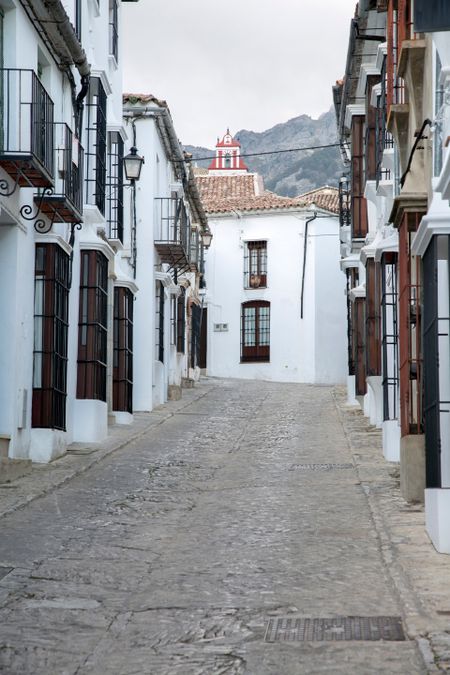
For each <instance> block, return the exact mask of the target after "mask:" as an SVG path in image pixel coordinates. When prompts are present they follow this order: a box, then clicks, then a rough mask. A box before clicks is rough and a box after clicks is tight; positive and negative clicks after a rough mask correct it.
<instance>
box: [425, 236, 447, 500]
mask: <svg viewBox="0 0 450 675" xmlns="http://www.w3.org/2000/svg"><path fill="white" fill-rule="evenodd" d="M449 245H450V237H449V236H448V235H446V234H441V235H437V236H434V237H432V239H431V242H430V244H429V246H428V248H427V250H426V252H425V254H424V255H423V257H422V261H423V276H424V298H423V355H424V381H425V387H424V405H423V414H424V422H425V424H424V427H425V441H426V442H425V447H426V453H425V457H426V487H427V488H440V487H442V478H443V476H442V468H443V466H442V465H443V464H444V462H443V461H442V452H443V451H444V452H445V451H447V449H448V433H449V415H450V400H449V389H448V353H449V334H450V329H449V328H450V316H449V314H450V307H449V261H450V246H449ZM425 280H426V283H425ZM444 461H445V460H444ZM444 471H445V466H444ZM444 480H445V477H444ZM444 486H445V483H444Z"/></svg>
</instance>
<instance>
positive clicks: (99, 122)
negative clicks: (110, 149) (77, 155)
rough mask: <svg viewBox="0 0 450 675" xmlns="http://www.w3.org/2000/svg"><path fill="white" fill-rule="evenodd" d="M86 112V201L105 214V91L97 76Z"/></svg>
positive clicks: (91, 82) (92, 83) (90, 91)
mask: <svg viewBox="0 0 450 675" xmlns="http://www.w3.org/2000/svg"><path fill="white" fill-rule="evenodd" d="M86 114H87V127H86V202H87V203H88V204H93V205H95V206H97V208H98V210H99V211H100V213H102V214H103V215H105V187H106V144H107V136H106V93H105V90H104V89H103V85H102V83H101V81H100V78H99V77H92V78H91V81H90V84H89V94H88V100H87V103H86Z"/></svg>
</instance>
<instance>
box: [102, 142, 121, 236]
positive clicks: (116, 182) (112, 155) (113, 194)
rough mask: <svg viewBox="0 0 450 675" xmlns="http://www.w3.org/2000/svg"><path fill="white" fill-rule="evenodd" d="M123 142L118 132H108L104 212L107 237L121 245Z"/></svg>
mask: <svg viewBox="0 0 450 675" xmlns="http://www.w3.org/2000/svg"><path fill="white" fill-rule="evenodd" d="M123 185H124V183H123V140H122V136H121V135H120V133H119V132H118V131H109V132H108V174H107V185H106V187H107V195H108V199H107V200H106V210H107V217H106V220H107V222H108V230H109V232H108V236H109V238H110V239H119V241H121V242H122V243H123Z"/></svg>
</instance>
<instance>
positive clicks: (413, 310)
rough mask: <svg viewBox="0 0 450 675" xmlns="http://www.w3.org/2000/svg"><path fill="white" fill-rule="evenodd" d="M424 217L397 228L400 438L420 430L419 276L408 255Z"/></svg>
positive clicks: (411, 216) (412, 215)
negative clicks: (415, 233)
mask: <svg viewBox="0 0 450 675" xmlns="http://www.w3.org/2000/svg"><path fill="white" fill-rule="evenodd" d="M423 215H424V214H423V213H422V212H419V211H417V212H409V213H405V214H404V216H403V219H402V221H401V223H400V227H399V265H398V287H399V288H398V304H399V363H400V368H399V371H400V421H401V430H402V436H405V435H408V434H420V433H422V431H423V426H422V312H421V295H422V280H421V277H422V274H421V261H420V258H418V257H417V256H413V255H412V253H411V245H412V238H413V237H414V232H416V230H417V228H418V226H419V223H420V221H421V219H422V216H423Z"/></svg>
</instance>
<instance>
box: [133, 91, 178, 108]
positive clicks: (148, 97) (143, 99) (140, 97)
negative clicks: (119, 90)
mask: <svg viewBox="0 0 450 675" xmlns="http://www.w3.org/2000/svg"><path fill="white" fill-rule="evenodd" d="M122 99H123V102H124V103H131V104H134V103H156V105H159V106H161V108H168V105H167V101H163V100H162V99H160V98H156V96H153V94H123V95H122Z"/></svg>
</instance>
